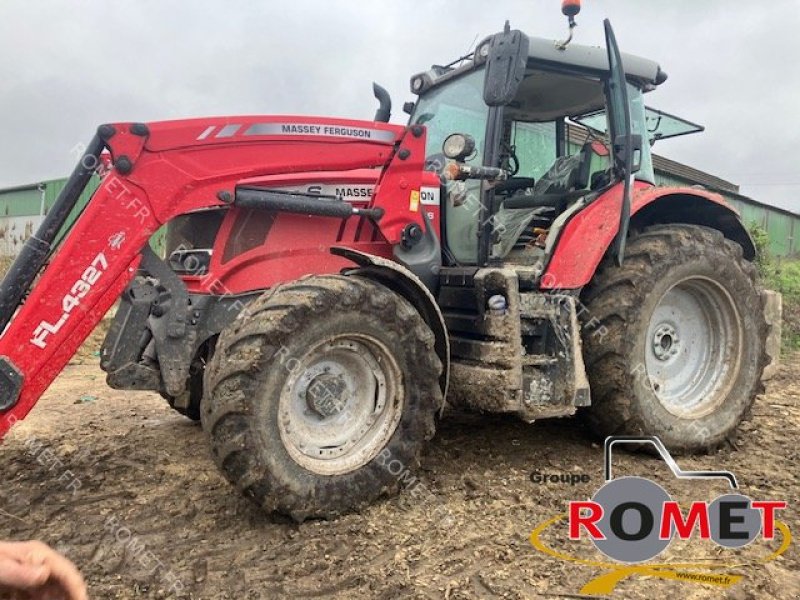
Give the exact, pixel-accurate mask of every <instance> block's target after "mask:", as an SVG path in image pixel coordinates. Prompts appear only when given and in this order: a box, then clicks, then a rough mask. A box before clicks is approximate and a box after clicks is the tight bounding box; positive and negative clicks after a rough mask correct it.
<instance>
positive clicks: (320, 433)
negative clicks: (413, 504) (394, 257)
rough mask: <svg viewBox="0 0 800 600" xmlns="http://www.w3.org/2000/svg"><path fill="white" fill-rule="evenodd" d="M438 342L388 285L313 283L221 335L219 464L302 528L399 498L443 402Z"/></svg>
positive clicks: (264, 301) (215, 365)
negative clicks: (320, 519)
mask: <svg viewBox="0 0 800 600" xmlns="http://www.w3.org/2000/svg"><path fill="white" fill-rule="evenodd" d="M441 369H442V365H441V362H440V361H439V358H438V357H437V356H436V353H435V352H434V335H433V333H432V332H431V330H430V329H429V328H428V326H427V325H426V324H425V322H424V321H423V319H422V317H421V316H420V315H419V313H418V312H417V311H416V310H415V309H414V308H413V307H412V306H411V304H409V303H408V302H407V301H406V300H404V299H403V298H401V297H400V296H398V295H397V294H395V293H394V292H392V291H390V290H389V289H387V288H385V287H383V286H381V285H379V284H376V283H373V282H371V281H368V280H366V279H362V278H359V277H354V276H350V277H344V276H312V277H308V278H304V279H301V280H299V281H296V282H293V283H290V284H286V285H282V286H279V287H277V288H275V289H273V290H271V291H269V292H267V293H265V294H264V295H263V296H262V297H261V298H259V299H258V300H256V301H255V302H254V303H252V304H250V305H249V306H248V308H247V309H246V310H245V311H244V312H243V314H242V315H240V316H239V318H237V320H236V321H234V323H232V324H231V325H230V326H229V327H228V328H227V329H226V330H225V331H223V332H222V334H221V336H220V339H219V343H218V345H217V349H216V353H215V354H214V357H213V358H212V360H211V362H210V363H209V365H208V369H207V374H206V386H205V387H206V394H205V396H204V399H203V403H202V406H201V418H202V423H203V429H204V430H205V431H206V432H207V434H208V436H209V439H210V443H211V450H212V454H213V456H214V460H215V462H216V463H217V465H218V466H219V468H220V469H221V471H222V473H223V474H224V475H225V477H226V478H227V479H228V480H229V481H230V482H231V483H233V484H234V485H235V486H236V487H237V488H239V489H240V490H241V491H242V492H243V493H244V494H245V495H246V496H248V497H249V498H251V499H252V500H253V501H255V502H256V503H257V504H258V505H260V506H261V507H262V508H263V509H264V510H266V511H268V512H273V511H275V512H280V513H283V514H287V515H290V516H291V517H293V518H294V519H295V520H297V521H302V520H304V519H306V518H309V517H332V516H336V515H341V514H343V513H347V512H350V511H353V510H358V509H360V508H361V507H363V506H365V505H367V504H368V503H370V502H372V501H374V500H375V499H376V498H378V497H379V496H382V495H387V494H390V493H394V492H396V491H397V490H399V487H400V479H401V477H402V474H405V473H406V471H407V470H409V469H411V470H413V469H414V468H415V467H416V466H417V464H418V459H419V454H420V451H421V449H422V446H423V444H424V443H425V441H427V440H429V439H430V438H431V437H433V434H434V416H435V415H436V413H437V412H438V411H439V409H440V408H441V405H442V392H441V389H440V387H439V375H440V373H441Z"/></svg>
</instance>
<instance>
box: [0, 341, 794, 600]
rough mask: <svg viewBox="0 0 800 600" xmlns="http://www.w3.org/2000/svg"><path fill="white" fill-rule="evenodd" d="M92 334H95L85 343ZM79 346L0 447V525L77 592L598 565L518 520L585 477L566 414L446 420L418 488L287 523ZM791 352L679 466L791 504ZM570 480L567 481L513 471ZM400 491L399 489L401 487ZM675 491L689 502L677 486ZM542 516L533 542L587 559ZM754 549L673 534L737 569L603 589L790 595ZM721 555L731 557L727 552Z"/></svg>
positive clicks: (548, 578)
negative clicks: (712, 441)
mask: <svg viewBox="0 0 800 600" xmlns="http://www.w3.org/2000/svg"><path fill="white" fill-rule="evenodd" d="M95 343H97V340H96V341H95ZM92 354H93V352H92V350H91V346H90V348H89V351H88V352H87V351H85V352H84V353H83V354H82V359H79V361H78V362H83V363H84V364H73V365H71V366H70V367H69V368H68V369H67V370H66V371H65V372H64V373H63V375H62V376H61V377H60V379H59V380H58V381H57V382H56V383H55V384H54V385H53V387H52V388H51V389H50V391H49V392H48V393H47V394H46V396H45V397H44V398H43V400H42V401H41V402H40V403H39V405H38V407H37V408H36V409H35V411H34V412H33V413H32V415H31V416H30V417H29V418H28V419H27V420H26V421H25V422H24V423H23V424H22V425H20V426H19V427H18V428H17V429H15V430H14V431H13V432H12V434H11V435H10V436H9V437H8V438H7V440H6V442H5V443H4V444H3V445H2V447H0V469H1V470H2V472H3V475H4V476H3V480H4V483H3V485H2V489H0V537H2V538H12V539H20V540H22V539H28V538H40V539H43V540H44V541H46V542H48V543H50V544H52V545H54V546H56V547H57V548H59V549H60V550H61V551H63V552H64V553H66V554H67V555H68V556H70V557H71V558H72V559H73V560H74V561H75V562H76V563H78V564H79V565H80V566H81V568H82V569H83V571H84V573H85V575H86V577H87V579H88V581H89V583H90V586H91V594H92V597H93V598H166V597H183V598H209V599H210V598H214V599H216V598H221V599H224V598H230V599H234V598H236V599H241V598H247V599H257V598H327V597H336V598H386V599H389V598H445V599H452V600H455V599H460V598H554V597H565V596H568V597H574V596H573V595H576V594H577V593H578V592H579V591H580V589H581V587H582V586H583V585H584V584H585V583H586V582H587V581H589V580H590V579H592V578H593V577H595V576H597V575H599V574H600V573H601V570H599V569H597V568H592V567H587V566H583V565H577V564H574V563H571V562H565V561H562V560H559V559H556V558H551V557H549V556H546V555H544V554H541V553H539V552H537V551H536V550H535V549H534V548H533V547H532V546H531V544H530V542H529V535H530V533H531V530H532V529H533V528H535V527H536V526H537V525H539V524H540V523H542V522H544V521H546V520H547V519H549V518H550V517H552V516H554V515H556V514H558V513H560V512H562V511H564V510H565V508H566V506H567V502H568V501H569V500H570V499H585V498H587V497H589V496H591V495H592V494H593V493H594V491H595V489H596V488H597V487H599V485H600V484H601V483H602V448H600V447H598V446H597V445H596V444H593V443H592V441H591V439H590V438H589V437H588V436H587V435H586V433H585V432H584V431H583V430H582V428H581V425H580V423H579V421H578V420H575V419H570V420H559V421H552V422H540V423H536V424H535V425H526V424H524V423H521V422H518V421H517V420H515V419H513V418H501V417H479V416H477V415H464V414H458V415H451V416H450V417H448V418H446V419H445V420H444V421H443V422H442V423H441V424H440V427H439V431H438V434H437V436H436V438H435V439H434V440H433V442H432V443H431V445H430V447H429V449H428V450H427V452H426V453H425V455H424V457H423V461H422V469H421V471H420V473H419V476H420V479H419V481H418V482H415V483H411V482H407V483H408V484H409V487H410V489H406V491H405V492H404V493H402V494H401V495H400V496H398V497H395V498H391V499H388V500H385V501H382V502H379V503H378V504H376V505H375V506H373V507H371V508H370V509H368V510H366V511H365V512H364V513H363V514H359V515H350V516H346V517H343V518H340V519H338V520H336V521H331V522H321V521H315V522H307V523H304V524H302V525H297V524H294V523H291V522H287V521H285V520H281V519H278V518H273V517H269V516H266V515H263V514H261V513H260V512H259V510H258V509H257V508H256V507H254V506H252V505H251V504H250V503H249V502H248V501H247V500H245V499H244V498H241V497H240V496H239V495H238V494H237V493H236V492H235V491H234V490H232V489H231V488H230V487H229V486H228V484H227V483H226V482H225V481H224V480H223V479H222V477H221V476H220V475H219V474H218V473H217V470H216V469H215V467H214V465H213V464H212V462H211V460H210V458H209V455H208V452H207V449H206V446H205V442H204V436H203V432H202V431H201V429H200V427H199V426H198V425H196V424H194V423H192V422H190V421H188V420H186V419H184V418H183V417H181V416H179V415H177V414H175V413H173V412H172V411H171V410H170V409H169V408H168V407H167V405H166V403H165V402H164V401H163V400H162V399H161V398H160V397H158V396H157V395H154V394H150V393H123V392H117V391H113V390H110V389H108V388H107V387H106V386H105V383H104V378H103V374H102V373H101V372H100V370H99V368H98V367H97V366H96V364H95V363H96V360H97V359H96V358H95V357H93V356H92ZM798 439H800V357H795V358H793V359H790V360H789V361H788V362H787V363H786V364H785V365H784V366H783V367H782V368H781V371H780V373H779V375H778V377H777V378H776V379H775V380H774V381H773V382H772V383H771V384H770V386H769V389H768V393H767V394H766V395H764V396H762V397H760V398H759V399H758V401H757V404H756V406H755V410H754V415H753V419H752V421H750V422H748V423H745V424H744V426H743V428H742V431H741V435H740V436H739V440H738V441H737V442H736V444H735V445H734V444H729V445H727V446H726V447H725V448H722V449H721V450H720V451H718V452H717V453H715V454H714V455H712V456H707V457H698V458H692V459H683V460H682V461H681V465H682V466H684V467H685V468H695V469H696V468H710V467H716V468H727V469H730V470H732V471H734V472H735V473H736V475H737V476H738V478H739V481H740V482H741V485H742V488H743V491H744V492H745V493H747V494H749V495H751V496H752V497H753V498H760V499H767V498H770V499H783V500H788V501H789V502H790V508H789V510H787V511H786V512H785V513H784V514H783V515H782V519H783V520H784V521H786V522H787V523H788V524H789V526H790V527H791V528H792V529H793V530H794V531H795V532H797V531H800V527H798V525H800V523H798V519H797V515H798V513H797V510H796V504H795V503H796V502H797V500H798V495H799V492H800V479H799V478H798V470H797V465H798V462H800V452H799V451H798ZM615 463H616V465H617V467H616V470H617V473H618V474H620V475H621V474H632V475H633V474H640V475H653V476H655V478H656V479H658V480H660V481H662V483H663V484H664V486H665V487H666V488H667V489H668V490H669V491H670V492H671V493H672V494H673V496H674V497H675V498H676V499H678V500H691V499H702V500H710V499H711V498H713V497H716V496H717V495H719V494H720V493H723V492H724V491H725V488H724V486H720V485H718V484H706V483H697V482H695V483H691V484H689V483H686V482H678V481H675V480H673V479H671V478H670V477H668V476H667V475H666V473H665V469H664V467H663V466H662V464H661V463H659V462H658V461H655V460H654V459H652V458H649V457H646V456H642V455H630V454H621V455H619V457H618V458H617V460H615ZM534 471H537V472H541V473H547V474H562V473H570V474H578V475H584V474H585V475H588V476H589V477H590V478H591V480H590V481H589V482H588V483H578V484H576V485H575V486H570V485H563V484H553V483H548V484H534V483H533V482H532V481H531V478H530V475H531V473H532V472H534ZM412 492H413V493H412ZM692 492H693V493H694V496H692ZM559 527H561V526H554V527H553V528H551V529H549V530H548V531H547V532H545V534H544V536H543V539H544V540H545V541H546V542H547V543H548V544H549V545H550V546H552V547H554V548H557V549H560V550H562V551H565V552H567V553H569V554H571V555H577V556H582V557H588V558H596V559H599V558H600V555H599V554H598V553H596V551H594V550H593V549H591V547H590V546H589V545H588V543H586V542H581V543H578V542H567V541H565V540H564V535H563V532H564V529H563V527H561V528H560V529H559ZM773 547H775V544H773V545H772V546H770V547H769V548H768V547H767V546H766V545H765V544H760V545H759V546H758V547H750V548H748V549H747V550H744V551H739V552H737V553H734V554H731V553H730V552H728V553H727V554H726V553H725V552H721V551H719V550H717V549H715V548H713V547H711V546H703V545H702V544H688V545H687V544H685V543H676V544H673V546H671V548H670V550H668V553H667V556H666V558H665V559H666V560H670V561H674V560H676V559H678V558H680V560H681V561H684V562H685V561H686V560H688V559H698V560H703V561H708V559H709V558H712V557H717V558H719V559H723V558H727V559H728V561H729V562H731V561H732V562H733V563H734V565H733V566H732V567H730V568H729V569H728V570H727V571H725V572H727V573H734V574H735V573H739V574H742V575H744V576H745V578H744V580H743V581H742V582H741V583H739V584H737V585H736V586H734V587H732V588H729V589H727V590H723V589H721V588H718V587H713V586H710V585H701V584H697V583H685V582H679V581H674V580H666V579H663V578H652V577H651V578H646V577H642V576H634V577H631V578H628V579H625V580H623V581H622V583H621V584H620V585H619V586H618V587H617V590H616V593H615V597H619V598H657V597H667V596H670V597H674V598H719V597H728V598H735V599H746V598H779V599H780V598H786V599H789V598H792V599H794V598H800V575H798V573H800V554H799V553H798V549H797V547H796V546H793V547H790V549H789V550H788V552H786V553H785V554H784V555H783V556H782V557H781V558H779V559H777V560H775V561H772V562H769V563H768V564H762V565H752V564H751V562H752V561H753V560H754V559H755V558H756V557H758V556H763V555H765V554H768V553H769V550H770V548H773ZM730 556H733V558H729V557H730Z"/></svg>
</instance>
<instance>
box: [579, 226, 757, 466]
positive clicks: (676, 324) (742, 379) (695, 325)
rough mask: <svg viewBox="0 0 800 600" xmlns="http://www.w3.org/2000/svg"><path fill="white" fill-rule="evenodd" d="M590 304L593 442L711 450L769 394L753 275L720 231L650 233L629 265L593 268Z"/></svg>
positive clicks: (586, 297)
mask: <svg viewBox="0 0 800 600" xmlns="http://www.w3.org/2000/svg"><path fill="white" fill-rule="evenodd" d="M583 301H584V303H585V304H586V308H587V310H585V311H584V318H583V320H584V325H585V327H584V334H583V337H584V348H585V356H586V365H587V370H588V375H589V381H590V384H591V390H592V405H591V407H589V408H587V409H585V411H584V416H585V417H586V420H587V422H588V424H589V426H590V428H591V429H592V430H593V431H594V433H596V434H597V435H598V436H600V437H605V436H608V435H657V436H659V437H660V438H661V440H662V441H663V442H664V444H665V445H666V446H667V447H668V448H669V449H670V450H672V451H676V452H685V453H686V452H702V451H708V450H710V449H712V448H714V447H716V446H717V445H719V444H720V443H721V442H723V441H724V440H725V439H726V437H728V436H730V435H732V434H733V433H734V432H735V429H736V427H737V425H738V424H739V422H740V421H741V420H742V419H743V418H744V417H745V416H746V415H747V413H748V411H749V409H750V407H751V405H752V403H753V400H754V399H755V397H756V395H757V394H758V393H760V392H761V391H763V386H762V384H761V374H762V371H763V368H764V366H765V364H766V360H767V359H766V354H765V339H766V332H767V325H766V322H765V318H764V313H763V300H762V296H761V293H760V290H759V288H758V286H757V283H756V269H755V267H754V266H753V265H752V264H751V263H750V262H748V261H746V260H745V259H744V258H743V257H742V248H741V247H740V246H739V245H738V244H736V243H734V242H732V241H730V240H727V239H725V238H724V237H723V235H722V234H721V233H720V232H718V231H716V230H713V229H709V228H706V227H700V226H694V225H659V226H654V227H651V228H649V229H646V230H644V231H643V232H642V233H640V234H638V235H635V236H633V237H632V238H631V239H630V240H629V243H628V249H627V251H626V254H625V262H624V264H623V266H622V267H620V268H617V267H616V266H613V265H611V264H610V263H605V264H603V265H602V266H601V267H600V268H599V269H598V272H597V274H596V275H595V278H594V280H593V281H592V283H591V284H590V286H588V287H587V289H586V290H585V292H584V294H583ZM687 315H688V316H687ZM592 319H596V320H594V321H593V322H592V323H591V324H589V321H590V320H592ZM704 344H705V346H704Z"/></svg>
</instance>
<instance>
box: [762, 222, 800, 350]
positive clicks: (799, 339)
mask: <svg viewBox="0 0 800 600" xmlns="http://www.w3.org/2000/svg"><path fill="white" fill-rule="evenodd" d="M750 233H751V235H752V236H753V240H754V241H755V243H756V249H757V251H758V258H757V260H756V262H757V264H758V271H759V273H760V275H761V279H762V283H763V285H764V287H766V288H768V289H771V290H775V291H776V292H780V293H781V295H782V296H783V335H782V338H783V339H782V342H783V349H784V351H785V352H793V351H797V350H800V259H797V258H792V259H788V258H775V257H773V256H772V255H770V253H769V239H768V237H767V232H766V231H764V229H763V228H762V227H760V226H758V225H751V226H750Z"/></svg>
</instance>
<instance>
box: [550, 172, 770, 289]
mask: <svg viewBox="0 0 800 600" xmlns="http://www.w3.org/2000/svg"><path fill="white" fill-rule="evenodd" d="M621 202H622V185H621V184H617V185H615V186H614V187H613V188H611V189H610V190H608V191H607V192H606V193H604V194H603V195H602V196H600V197H599V198H597V199H596V200H595V201H594V202H592V203H591V204H589V205H588V206H587V207H586V208H584V209H583V210H581V211H579V212H578V213H576V214H575V215H574V216H573V217H572V218H571V219H570V220H569V221H568V222H567V223H566V225H564V227H563V228H562V230H561V231H560V232H559V233H558V235H559V238H558V241H557V242H556V244H555V250H554V251H553V254H552V256H551V258H550V262H549V263H548V265H547V268H546V269H545V271H544V273H543V275H542V279H541V288H542V289H548V290H556V289H561V290H572V289H579V288H581V287H583V286H585V285H586V284H588V283H589V282H590V281H591V280H592V277H594V274H595V271H596V270H597V267H598V265H599V264H600V261H601V260H602V259H603V257H604V256H605V254H606V252H607V250H608V248H609V247H610V245H611V243H612V242H613V241H614V238H615V236H616V235H617V231H618V230H619V218H618V217H619V211H620V205H621ZM658 223H686V224H692V225H705V226H706V227H711V228H713V229H717V230H719V231H721V232H722V233H723V234H724V235H725V237H727V238H729V239H731V240H732V241H734V242H736V243H738V244H739V245H741V246H742V251H743V254H744V257H745V258H746V259H747V260H753V258H755V255H756V249H755V245H754V244H753V240H752V239H751V237H750V234H749V233H748V231H747V229H746V228H745V226H744V224H743V223H742V221H741V219H740V217H739V212H738V211H737V210H736V209H735V208H733V207H732V206H731V205H730V204H728V203H727V202H726V201H725V199H724V198H723V197H722V196H721V195H719V194H716V193H714V192H709V191H707V190H703V189H696V188H686V187H654V186H652V185H650V184H645V183H641V182H637V183H636V187H635V190H634V193H633V198H632V201H631V229H641V228H643V227H647V226H649V225H654V224H658Z"/></svg>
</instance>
